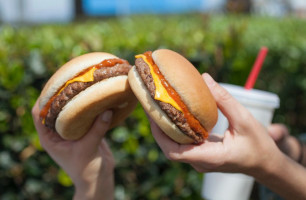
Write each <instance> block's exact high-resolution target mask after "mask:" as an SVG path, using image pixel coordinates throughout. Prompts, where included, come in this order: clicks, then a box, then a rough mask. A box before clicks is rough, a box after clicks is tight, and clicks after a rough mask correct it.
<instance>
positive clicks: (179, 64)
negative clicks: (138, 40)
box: [152, 49, 218, 131]
mask: <svg viewBox="0 0 306 200" xmlns="http://www.w3.org/2000/svg"><path fill="white" fill-rule="evenodd" d="M152 58H153V60H154V62H155V64H156V65H157V66H158V68H159V70H160V71H161V73H162V74H163V76H164V77H165V79H166V80H167V81H168V82H169V84H170V85H171V86H172V87H173V88H174V89H175V91H176V92H177V93H178V95H179V96H180V97H181V99H182V101H183V102H184V103H185V105H186V106H187V108H188V109H189V111H190V112H191V113H192V114H193V115H194V116H195V118H196V119H198V120H199V122H200V123H201V124H202V126H203V127H204V128H205V129H206V130H207V131H210V130H211V129H212V128H213V127H214V125H215V124H216V122H217V118H218V112H217V105H216V102H215V100H214V98H213V96H212V94H211V93H210V91H209V89H208V87H207V85H206V83H205V82H204V80H203V78H202V76H201V74H200V73H199V72H198V70H197V69H196V68H195V67H194V66H193V65H192V64H191V63H190V62H189V61H188V60H187V59H186V58H184V57H183V56H181V55H180V54H178V53H176V52H174V51H171V50H167V49H159V50H156V51H154V52H153V53H152Z"/></svg>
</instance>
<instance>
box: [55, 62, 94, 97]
mask: <svg viewBox="0 0 306 200" xmlns="http://www.w3.org/2000/svg"><path fill="white" fill-rule="evenodd" d="M95 70H96V68H95V67H92V68H91V69H89V70H88V71H87V72H86V73H84V74H82V75H80V76H77V77H75V78H73V79H70V80H69V81H67V82H66V83H65V85H64V86H63V87H62V89H61V90H60V91H59V92H58V93H57V94H59V93H61V92H62V91H63V90H64V89H65V88H66V87H67V86H68V85H69V84H70V83H74V82H77V81H78V82H91V81H94V75H93V74H94V72H95Z"/></svg>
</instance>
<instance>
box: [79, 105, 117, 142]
mask: <svg viewBox="0 0 306 200" xmlns="http://www.w3.org/2000/svg"><path fill="white" fill-rule="evenodd" d="M112 117H113V111H111V110H106V111H104V112H103V113H101V114H100V115H98V117H97V118H96V120H95V121H94V123H93V125H92V127H91V128H90V130H89V131H88V133H87V134H86V135H85V136H84V140H86V141H87V142H89V143H91V144H94V143H96V144H97V145H99V144H100V142H101V140H102V138H103V137H104V135H105V134H106V132H107V131H108V129H109V126H110V124H111V122H112Z"/></svg>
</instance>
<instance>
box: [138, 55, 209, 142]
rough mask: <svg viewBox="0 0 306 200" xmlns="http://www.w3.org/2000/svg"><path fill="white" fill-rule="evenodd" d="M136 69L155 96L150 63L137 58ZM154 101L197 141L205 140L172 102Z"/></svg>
mask: <svg viewBox="0 0 306 200" xmlns="http://www.w3.org/2000/svg"><path fill="white" fill-rule="evenodd" d="M135 66H136V70H137V72H138V73H139V75H140V77H141V79H142V81H143V82H144V84H145V85H146V87H147V89H148V91H149V92H150V95H151V97H152V99H154V96H155V85H154V82H153V78H152V75H151V73H150V68H149V66H148V64H147V63H146V62H145V61H144V60H143V59H142V58H137V59H136V61H135ZM154 101H155V102H156V103H157V104H158V105H159V106H160V108H161V109H162V110H163V111H164V112H165V113H166V114H167V116H168V117H169V118H170V119H171V121H172V122H173V123H174V124H175V125H176V126H177V127H178V128H179V129H180V130H181V131H182V132H183V133H184V134H186V135H187V136H189V137H190V138H192V139H193V140H194V141H195V143H202V142H203V141H204V137H203V135H202V133H197V132H195V131H193V130H192V129H191V127H190V126H189V124H188V123H187V120H186V118H185V117H184V114H183V113H182V112H181V111H179V110H177V109H176V108H175V107H173V106H172V105H171V104H168V103H165V102H162V101H159V100H155V99H154Z"/></svg>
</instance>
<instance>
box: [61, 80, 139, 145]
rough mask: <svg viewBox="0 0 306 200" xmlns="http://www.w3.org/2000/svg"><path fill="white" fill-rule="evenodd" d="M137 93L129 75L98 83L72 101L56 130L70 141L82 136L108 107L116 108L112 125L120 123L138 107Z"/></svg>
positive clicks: (66, 107) (65, 107)
mask: <svg viewBox="0 0 306 200" xmlns="http://www.w3.org/2000/svg"><path fill="white" fill-rule="evenodd" d="M136 104H137V99H136V97H135V96H134V94H133V92H132V90H131V88H130V86H129V83H128V80H127V76H126V75H124V76H117V77H113V78H108V79H106V80H103V81H101V82H98V83H96V84H94V85H92V86H90V87H89V88H87V89H85V90H84V91H82V92H81V93H79V94H78V95H76V96H75V97H74V98H73V99H72V100H71V101H69V102H68V103H67V104H66V105H65V106H64V108H63V110H62V111H61V112H60V113H59V115H58V117H57V119H56V122H55V129H56V131H57V132H58V134H59V135H60V136H61V137H62V138H64V139H66V140H76V139H79V138H81V137H82V136H83V135H84V134H85V133H86V132H87V131H88V130H89V129H90V128H91V126H92V124H93V122H94V120H95V119H96V117H97V116H98V115H99V114H100V113H102V112H104V111H105V110H109V109H110V110H112V111H113V121H112V123H111V125H110V128H113V127H115V126H117V125H118V124H119V123H120V122H121V121H123V120H124V119H125V118H126V117H127V116H128V115H129V114H130V113H131V112H132V111H133V110H134V108H135V106H136Z"/></svg>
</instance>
